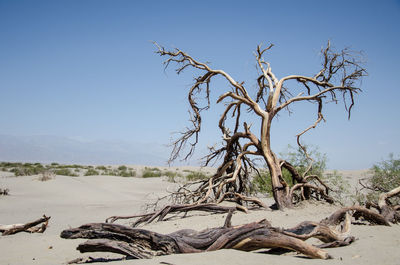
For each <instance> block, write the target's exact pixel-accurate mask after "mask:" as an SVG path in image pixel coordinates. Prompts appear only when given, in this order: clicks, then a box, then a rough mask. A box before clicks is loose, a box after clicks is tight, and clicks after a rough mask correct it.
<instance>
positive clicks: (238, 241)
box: [61, 212, 355, 259]
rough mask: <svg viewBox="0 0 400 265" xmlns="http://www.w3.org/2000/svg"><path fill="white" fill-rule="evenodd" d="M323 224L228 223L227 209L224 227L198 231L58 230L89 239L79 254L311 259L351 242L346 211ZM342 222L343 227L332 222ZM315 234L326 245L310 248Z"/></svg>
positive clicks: (101, 225)
mask: <svg viewBox="0 0 400 265" xmlns="http://www.w3.org/2000/svg"><path fill="white" fill-rule="evenodd" d="M342 217H343V216H339V218H337V219H332V220H330V221H325V222H319V223H318V222H303V223H301V224H299V225H298V226H296V227H294V228H290V229H281V228H276V227H272V226H271V225H270V224H269V222H268V221H266V220H261V221H259V222H254V223H249V224H244V225H239V226H231V218H232V212H230V213H229V214H228V216H227V218H226V220H225V224H224V226H222V227H217V228H210V229H206V230H202V231H195V230H191V229H184V230H179V231H176V232H173V233H171V234H166V235H164V234H159V233H155V232H152V231H148V230H145V229H137V228H131V227H127V226H123V225H118V224H110V223H91V224H86V225H82V226H80V227H78V228H73V229H66V230H64V231H62V233H61V237H62V238H66V239H76V238H87V239H89V240H88V241H86V242H84V243H82V244H80V245H79V246H78V247H77V249H78V250H79V251H80V252H81V253H84V252H113V253H118V254H122V255H125V256H127V257H128V258H137V259H143V258H152V257H155V256H161V255H169V254H176V253H199V252H206V251H214V250H219V249H236V250H242V251H253V250H257V249H265V248H283V249H286V250H293V251H297V252H299V253H302V254H304V255H306V256H307V257H310V258H318V259H328V258H331V256H330V255H329V254H328V253H327V252H326V251H324V250H322V249H321V248H326V247H339V246H345V245H349V244H351V243H352V242H353V241H354V240H355V239H354V237H352V236H350V234H349V233H350V223H351V221H350V215H349V214H345V215H344V218H342ZM338 222H339V223H340V224H341V229H340V230H336V229H334V228H333V227H332V226H331V224H332V223H334V224H336V223H338ZM309 238H318V239H320V240H321V241H322V242H323V243H324V244H322V245H320V246H313V245H310V244H308V243H306V242H304V241H305V240H307V239H309Z"/></svg>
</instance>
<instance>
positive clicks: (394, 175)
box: [358, 154, 400, 204]
mask: <svg viewBox="0 0 400 265" xmlns="http://www.w3.org/2000/svg"><path fill="white" fill-rule="evenodd" d="M371 171H372V177H370V178H368V179H365V180H364V186H365V187H366V189H367V192H366V194H365V195H364V196H362V195H360V198H358V200H359V202H360V201H364V202H365V201H370V202H374V203H377V202H378V198H379V195H380V194H382V193H386V192H388V191H390V190H392V189H394V188H396V187H398V186H400V159H395V158H394V155H393V154H389V158H388V159H387V160H384V161H382V162H380V163H377V164H375V165H374V166H373V167H372V168H371ZM390 201H391V202H392V203H393V204H400V198H399V197H393V198H391V199H390Z"/></svg>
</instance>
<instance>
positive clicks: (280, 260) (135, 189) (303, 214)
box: [0, 171, 400, 265]
mask: <svg viewBox="0 0 400 265" xmlns="http://www.w3.org/2000/svg"><path fill="white" fill-rule="evenodd" d="M362 172H363V171H353V172H347V175H346V176H353V177H352V179H353V178H356V177H362V176H361V173H362ZM37 178H38V176H25V177H11V176H10V173H5V172H1V173H0V187H2V188H8V189H9V190H10V195H9V196H1V197H0V223H1V224H11V223H25V222H28V221H33V220H35V219H38V218H39V217H41V216H42V215H43V214H46V215H48V216H51V219H50V224H49V227H48V229H47V230H46V231H45V233H43V234H28V233H18V234H15V235H11V236H3V237H0V249H1V255H0V264H66V263H67V262H68V261H70V260H73V259H75V258H78V257H88V256H92V257H105V258H110V259H111V258H118V257H121V256H120V255H117V254H109V253H87V254H81V253H79V252H78V251H77V250H76V249H75V248H76V247H77V245H78V244H79V243H80V242H83V241H84V240H83V239H82V240H80V239H76V240H66V239H61V238H60V237H59V235H60V232H61V231H62V230H63V229H66V228H70V227H77V226H80V225H82V224H85V223H90V222H103V221H104V220H105V219H106V218H107V217H109V216H112V215H130V214H136V213H140V212H141V211H143V210H144V209H143V205H145V204H146V203H148V202H150V201H153V200H154V199H156V198H157V197H158V196H162V195H163V194H166V189H167V188H170V189H172V188H173V186H174V185H176V184H173V183H170V182H167V181H166V180H165V179H163V178H148V179H143V178H138V177H135V178H132V177H131V178H124V177H115V176H87V177H85V176H80V177H67V176H56V177H55V178H54V179H52V180H49V181H44V182H42V181H38V180H37ZM267 201H268V200H267ZM337 208H338V206H331V205H327V204H319V203H307V204H303V205H301V206H300V207H298V208H296V209H294V210H286V211H271V210H263V211H253V212H251V213H249V214H244V213H235V214H234V216H233V219H232V223H233V224H234V225H236V224H244V223H248V222H252V221H259V220H261V219H264V218H266V219H267V220H269V221H270V222H271V223H272V225H274V226H278V227H290V226H294V225H296V224H298V223H300V222H302V221H305V220H310V221H319V220H321V219H323V218H324V217H327V216H329V215H330V214H331V213H332V212H333V211H334V210H335V209H337ZM225 217H226V215H225V214H223V215H209V214H201V213H191V214H190V215H189V217H188V218H185V219H179V218H176V219H174V220H169V221H165V222H160V223H153V224H150V225H146V226H144V227H143V228H145V229H150V230H154V231H156V232H160V233H169V232H173V231H175V230H178V229H185V228H191V229H198V230H200V229H205V228H209V227H216V226H221V225H223V222H224V218H225ZM120 223H122V224H128V223H129V221H121V222H120ZM352 234H353V235H354V236H356V237H357V238H358V239H359V240H357V241H356V242H355V243H353V244H352V245H350V246H347V247H342V248H335V249H328V252H329V253H330V254H331V255H333V256H334V259H332V260H327V261H321V260H311V259H308V258H304V256H301V255H297V254H296V253H289V254H286V255H280V256H278V255H271V254H265V253H262V252H263V251H258V252H253V253H247V252H241V251H236V250H220V251H215V252H209V253H201V254H180V255H170V256H163V257H157V258H154V259H151V260H125V261H114V262H111V263H107V264H133V265H134V264H175V265H178V264H182V265H184V264H185V265H192V264H193V265H194V264H222V265H224V264H230V265H232V264H323V263H325V264H330V265H332V264H374V265H376V264H400V251H399V246H400V226H399V225H393V226H392V227H382V226H356V225H353V226H352Z"/></svg>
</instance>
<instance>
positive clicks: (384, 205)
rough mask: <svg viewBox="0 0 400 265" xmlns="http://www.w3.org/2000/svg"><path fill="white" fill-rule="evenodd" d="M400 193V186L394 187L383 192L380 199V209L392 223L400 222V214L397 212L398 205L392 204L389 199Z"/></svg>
mask: <svg viewBox="0 0 400 265" xmlns="http://www.w3.org/2000/svg"><path fill="white" fill-rule="evenodd" d="M399 194H400V186H399V187H397V188H394V189H392V190H391V191H389V192H386V193H382V194H381V195H380V196H379V200H378V207H379V209H380V212H381V214H382V216H383V217H384V218H385V219H386V220H387V221H388V222H392V223H397V222H400V214H399V213H398V212H397V210H398V208H399V207H398V205H397V207H396V205H394V206H393V205H390V204H389V203H390V202H389V199H390V198H391V197H393V196H396V195H399Z"/></svg>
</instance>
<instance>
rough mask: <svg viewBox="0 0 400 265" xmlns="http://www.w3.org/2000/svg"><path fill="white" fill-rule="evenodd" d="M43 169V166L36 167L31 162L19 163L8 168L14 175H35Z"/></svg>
mask: <svg viewBox="0 0 400 265" xmlns="http://www.w3.org/2000/svg"><path fill="white" fill-rule="evenodd" d="M44 171H45V169H44V168H43V167H36V166H34V165H32V164H28V165H25V164H24V165H20V166H18V167H15V168H12V169H11V170H10V172H13V173H14V175H15V176H31V175H37V174H41V173H43V172H44Z"/></svg>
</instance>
